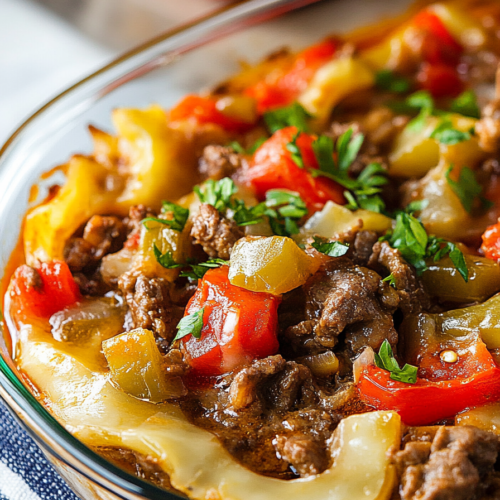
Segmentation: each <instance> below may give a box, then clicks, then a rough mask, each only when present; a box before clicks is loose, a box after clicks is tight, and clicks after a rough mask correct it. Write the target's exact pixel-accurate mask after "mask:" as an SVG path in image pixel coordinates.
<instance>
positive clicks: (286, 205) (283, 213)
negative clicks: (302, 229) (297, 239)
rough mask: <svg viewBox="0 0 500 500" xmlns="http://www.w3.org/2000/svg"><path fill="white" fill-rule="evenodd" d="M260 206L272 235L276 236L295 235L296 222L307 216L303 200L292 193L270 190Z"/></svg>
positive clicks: (297, 228)
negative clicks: (262, 207) (263, 208)
mask: <svg viewBox="0 0 500 500" xmlns="http://www.w3.org/2000/svg"><path fill="white" fill-rule="evenodd" d="M261 205H264V207H265V210H264V214H265V215H267V217H268V218H269V224H270V226H271V229H272V230H273V233H274V234H277V235H278V236H291V235H293V234H297V233H298V232H299V226H298V224H297V222H298V221H299V220H300V219H302V217H304V216H305V215H307V206H306V204H305V202H304V200H302V198H301V197H300V195H299V193H296V192H294V191H284V190H280V189H270V190H269V191H268V192H267V193H266V201H265V202H263V203H262V204H261ZM257 207H258V205H257Z"/></svg>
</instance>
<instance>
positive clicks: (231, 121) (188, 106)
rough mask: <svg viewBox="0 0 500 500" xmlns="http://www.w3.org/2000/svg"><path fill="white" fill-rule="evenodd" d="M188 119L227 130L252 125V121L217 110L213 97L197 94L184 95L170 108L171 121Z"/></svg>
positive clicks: (230, 130)
mask: <svg viewBox="0 0 500 500" xmlns="http://www.w3.org/2000/svg"><path fill="white" fill-rule="evenodd" d="M189 119H194V120H196V122H197V123H199V124H200V125H204V124H207V123H213V124H215V125H219V126H221V127H222V128H223V129H224V130H227V131H229V132H245V131H247V130H249V129H250V128H251V127H252V126H253V123H247V122H244V121H241V120H238V119H236V118H233V117H231V116H229V115H226V114H224V113H222V112H221V111H219V110H218V109H217V104H216V101H215V100H214V99H212V98H210V97H201V96H197V95H188V96H186V97H184V99H182V101H181V102H179V103H178V104H177V106H175V107H174V108H172V109H171V110H170V120H171V121H173V122H175V121H181V120H189Z"/></svg>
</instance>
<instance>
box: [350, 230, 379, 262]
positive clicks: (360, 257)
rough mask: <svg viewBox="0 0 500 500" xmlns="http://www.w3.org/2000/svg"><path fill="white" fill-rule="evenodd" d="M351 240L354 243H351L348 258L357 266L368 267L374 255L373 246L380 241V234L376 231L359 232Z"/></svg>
mask: <svg viewBox="0 0 500 500" xmlns="http://www.w3.org/2000/svg"><path fill="white" fill-rule="evenodd" d="M351 239H352V240H353V241H352V242H350V248H349V253H348V254H347V256H348V257H349V258H351V259H352V260H353V262H354V263H355V264H358V265H360V266H364V267H366V266H367V265H368V261H369V260H370V257H371V255H372V253H373V246H374V245H375V243H377V241H378V234H377V233H375V232H374V231H358V232H357V233H356V234H355V236H354V238H351Z"/></svg>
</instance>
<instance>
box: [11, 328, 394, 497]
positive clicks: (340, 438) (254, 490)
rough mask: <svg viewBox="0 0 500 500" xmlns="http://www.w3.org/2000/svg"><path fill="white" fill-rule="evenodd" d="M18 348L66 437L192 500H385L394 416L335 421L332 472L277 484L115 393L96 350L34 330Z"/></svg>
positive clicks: (390, 480)
mask: <svg viewBox="0 0 500 500" xmlns="http://www.w3.org/2000/svg"><path fill="white" fill-rule="evenodd" d="M19 347H20V357H19V359H18V363H19V366H20V368H21V369H22V370H23V371H24V372H25V373H26V374H27V375H28V376H29V377H30V379H31V380H32V381H33V382H34V383H35V384H36V385H37V386H38V388H39V390H40V391H41V394H42V395H43V396H44V397H45V400H46V402H47V403H48V404H49V405H50V408H51V410H52V412H53V413H54V415H55V416H56V417H57V418H58V419H59V421H60V422H61V423H62V424H63V425H65V427H66V428H67V429H68V430H69V431H70V432H72V433H73V434H74V435H75V436H76V437H77V438H79V439H81V440H82V441H83V442H85V443H86V444H88V445H91V446H120V447H125V448H129V449H131V450H134V451H137V452H140V453H143V454H144V455H148V456H151V457H154V458H156V459H157V460H158V463H159V464H160V466H161V467H162V468H163V470H165V472H167V473H168V474H169V475H170V478H171V481H172V484H173V486H174V487H175V488H177V489H179V490H180V491H182V492H184V493H186V495H189V496H190V497H191V498H193V499H197V500H198V499H200V500H201V499H206V500H208V499H211V500H213V499H220V500H249V499H252V500H275V499H276V498H287V499H288V500H303V499H305V498H314V499H315V500H323V499H325V500H326V499H328V500H345V499H349V500H358V499H359V500H361V499H363V500H384V499H388V498H390V495H391V492H392V489H393V487H394V481H395V473H394V470H393V467H392V466H391V465H389V462H388V457H387V452H388V450H389V449H391V448H392V447H394V446H399V442H400V428H401V424H400V419H399V417H398V415H397V414H396V413H394V412H372V413H366V414H362V415H354V416H351V417H348V418H346V419H344V420H342V422H341V423H340V425H339V427H338V429H337V430H336V431H335V434H334V437H333V439H332V440H331V451H332V455H333V465H332V466H331V468H330V469H328V470H326V471H325V472H324V473H322V474H320V475H317V476H312V477H308V478H304V479H296V480H292V481H284V480H280V479H273V478H269V477H265V476H261V475H259V474H256V473H254V472H251V471H250V470H248V469H246V468H244V467H243V466H241V465H240V464H239V463H238V462H236V461H235V460H234V459H233V458H232V457H231V455H230V454H229V453H228V452H227V451H226V450H225V449H224V448H223V446H222V445H221V444H220V442H219V441H218V439H217V438H216V437H215V436H214V435H212V434H211V433H209V432H207V431H205V430H203V429H201V428H198V427H196V426H194V425H192V424H190V423H189V422H188V421H187V420H186V418H185V417H184V415H183V414H182V412H181V411H180V410H179V409H178V408H177V407H175V406H173V405H171V404H168V403H161V404H156V405H155V404H152V403H148V402H146V401H140V400H139V399H136V398H133V397H131V396H128V395H126V394H125V393H124V392H121V391H120V390H119V389H117V388H116V387H115V386H114V385H113V384H112V383H111V378H110V374H109V372H108V371H107V370H106V369H104V368H102V364H101V363H99V362H96V359H98V358H99V356H102V354H100V352H99V350H98V348H92V347H91V346H89V349H90V350H91V351H92V349H94V350H95V352H93V353H89V352H88V351H86V352H87V354H86V357H85V358H83V357H81V356H78V355H74V354H72V353H71V352H70V348H68V347H67V345H65V344H62V343H58V342H56V341H55V340H54V339H53V338H52V336H51V335H50V333H48V332H46V331H44V330H43V329H39V328H36V327H26V328H25V329H24V330H23V332H22V334H21V340H20V346H19ZM84 351H85V350H79V353H81V352H84ZM88 354H91V356H90V358H88V357H87V356H88Z"/></svg>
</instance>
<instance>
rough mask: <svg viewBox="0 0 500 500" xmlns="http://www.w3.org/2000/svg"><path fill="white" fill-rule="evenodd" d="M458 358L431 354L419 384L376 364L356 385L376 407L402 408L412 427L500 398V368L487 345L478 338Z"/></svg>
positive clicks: (435, 353)
mask: <svg viewBox="0 0 500 500" xmlns="http://www.w3.org/2000/svg"><path fill="white" fill-rule="evenodd" d="M455 351H456V349H455ZM458 356H459V359H458V361H457V362H456V363H445V362H444V361H442V360H441V358H440V351H436V352H434V353H433V354H431V355H429V356H426V357H425V358H423V359H422V362H421V363H420V368H419V372H418V373H419V377H418V378H417V381H416V383H415V384H407V383H404V382H399V381H396V380H392V379H391V378H390V373H389V372H388V371H386V370H383V369H381V368H378V367H377V366H375V365H369V366H365V367H364V368H363V370H362V372H361V375H360V379H359V382H358V384H357V388H358V391H359V394H360V397H361V399H362V400H363V401H364V402H365V403H367V404H369V405H371V406H373V407H374V408H376V409H377V410H395V411H397V412H398V413H399V415H400V416H401V419H402V420H403V422H404V423H405V424H407V425H427V424H431V423H434V422H438V421H440V420H443V419H445V418H449V417H453V416H454V415H456V414H457V413H459V412H461V411H463V410H465V409H467V408H470V407H473V406H480V405H484V404H487V403H492V402H495V401H498V400H500V368H498V367H497V365H496V364H495V361H494V360H493V358H492V357H491V354H490V353H489V352H488V350H487V349H486V346H485V345H484V343H483V342H482V341H481V340H479V339H477V338H476V340H475V342H473V343H471V344H470V345H468V346H466V347H465V348H464V349H460V350H458Z"/></svg>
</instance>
